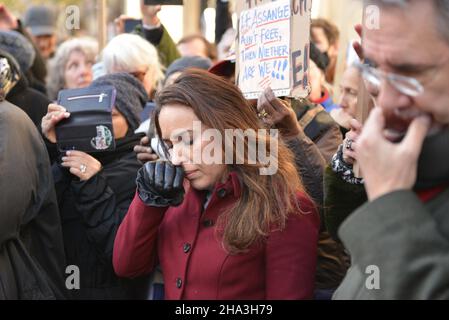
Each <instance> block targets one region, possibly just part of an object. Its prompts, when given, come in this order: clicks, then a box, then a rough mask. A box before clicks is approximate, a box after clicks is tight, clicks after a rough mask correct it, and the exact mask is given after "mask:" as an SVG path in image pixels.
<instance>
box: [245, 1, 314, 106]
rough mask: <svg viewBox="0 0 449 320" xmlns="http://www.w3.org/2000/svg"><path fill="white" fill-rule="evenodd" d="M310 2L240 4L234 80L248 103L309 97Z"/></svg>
mask: <svg viewBox="0 0 449 320" xmlns="http://www.w3.org/2000/svg"><path fill="white" fill-rule="evenodd" d="M310 11H311V1H310V0H308V1H307V0H277V1H276V0H274V1H273V0H240V1H238V2H237V6H236V12H237V14H238V17H239V23H238V41H237V43H236V59H237V62H236V63H237V65H236V79H237V83H238V86H239V88H240V89H241V90H242V92H243V94H244V96H245V97H246V98H247V99H256V98H258V97H259V95H260V93H261V92H262V91H263V90H264V89H265V88H266V87H271V88H272V89H273V91H274V93H275V94H276V96H290V97H298V98H299V97H301V98H304V97H306V96H307V95H308V92H309V84H308V80H307V70H308V65H309V63H308V61H309V37H310V36H309V34H310Z"/></svg>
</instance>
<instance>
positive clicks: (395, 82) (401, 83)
mask: <svg viewBox="0 0 449 320" xmlns="http://www.w3.org/2000/svg"><path fill="white" fill-rule="evenodd" d="M355 66H356V67H357V68H358V69H359V70H360V72H361V73H362V76H363V79H365V81H367V82H368V83H369V84H370V85H372V86H374V87H375V88H376V89H377V90H379V89H380V86H381V84H382V81H384V80H387V81H388V82H389V83H390V84H391V85H392V86H393V87H394V88H395V89H396V90H398V91H399V92H400V93H402V94H404V95H407V96H410V97H416V96H419V95H420V94H422V93H423V92H424V87H423V85H422V84H421V83H420V82H419V81H418V80H416V79H415V78H411V77H406V76H401V75H398V74H394V73H390V72H385V71H381V70H379V69H376V68H374V67H371V66H369V65H367V64H361V63H357V64H356V65H355Z"/></svg>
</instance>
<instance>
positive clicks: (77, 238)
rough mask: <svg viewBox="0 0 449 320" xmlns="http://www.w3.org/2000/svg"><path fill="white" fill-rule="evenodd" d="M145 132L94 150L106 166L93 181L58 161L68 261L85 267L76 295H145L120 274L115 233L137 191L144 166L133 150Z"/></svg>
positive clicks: (57, 178) (55, 171)
mask: <svg viewBox="0 0 449 320" xmlns="http://www.w3.org/2000/svg"><path fill="white" fill-rule="evenodd" d="M140 138H141V136H140V135H133V136H131V137H125V138H123V139H120V140H116V145H117V147H116V150H115V151H113V152H110V153H103V154H92V156H94V157H95V158H96V159H97V160H99V161H100V162H101V163H102V166H103V169H102V170H101V171H100V172H99V173H98V174H96V175H95V176H93V177H92V178H91V179H89V180H87V181H80V180H79V179H78V178H77V177H76V176H74V175H72V174H70V172H69V171H68V170H67V169H65V168H63V167H62V166H60V165H59V164H57V163H55V164H53V167H52V168H53V174H54V178H55V189H56V193H57V196H58V203H59V209H60V214H61V220H62V229H63V237H64V246H65V252H66V257H67V263H68V264H69V265H76V266H78V267H79V270H80V287H81V288H80V289H79V290H72V297H73V298H75V299H128V298H140V296H139V294H138V293H136V290H135V289H136V286H135V284H134V283H131V282H130V281H129V280H124V279H119V278H118V277H117V276H116V275H115V273H114V270H113V267H112V249H113V245H114V239H115V234H116V232H117V229H118V227H119V225H120V223H121V222H122V220H123V218H124V216H125V214H126V212H127V210H128V207H129V205H130V203H131V201H132V199H133V196H134V194H135V189H136V184H135V180H136V176H137V170H138V169H139V168H140V167H141V164H140V163H139V162H138V160H137V158H136V154H135V153H134V151H133V147H134V146H135V145H136V144H139V141H140ZM136 283H140V282H139V281H136Z"/></svg>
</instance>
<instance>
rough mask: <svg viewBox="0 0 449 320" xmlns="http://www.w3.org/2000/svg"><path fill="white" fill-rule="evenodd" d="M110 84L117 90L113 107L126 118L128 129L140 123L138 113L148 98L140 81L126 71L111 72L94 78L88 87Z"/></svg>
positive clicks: (132, 129) (133, 128) (135, 127)
mask: <svg viewBox="0 0 449 320" xmlns="http://www.w3.org/2000/svg"><path fill="white" fill-rule="evenodd" d="M104 85H112V86H114V87H115V89H116V90H117V95H116V98H115V107H116V108H117V110H118V111H120V113H121V114H123V116H124V117H125V118H126V121H127V122H128V125H129V129H130V131H132V132H134V131H135V130H136V129H137V128H138V127H139V125H140V113H141V112H142V110H143V108H144V107H145V104H146V102H147V100H148V94H147V92H146V91H145V88H144V87H143V85H142V83H141V82H140V81H139V80H138V79H137V78H135V77H133V76H132V75H130V74H128V73H111V74H107V75H104V76H102V77H99V78H98V79H96V80H94V81H93V82H92V83H91V85H90V87H91V88H96V87H101V86H104Z"/></svg>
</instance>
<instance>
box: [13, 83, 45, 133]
mask: <svg viewBox="0 0 449 320" xmlns="http://www.w3.org/2000/svg"><path fill="white" fill-rule="evenodd" d="M6 100H8V101H9V102H11V103H12V104H14V105H16V106H18V107H19V108H20V109H22V110H23V111H25V113H26V114H27V115H28V116H29V117H30V119H31V120H32V121H33V123H34V124H35V125H36V127H37V128H38V131H39V132H41V122H42V118H43V117H44V116H45V115H46V114H47V109H48V105H49V104H50V103H51V100H50V99H48V97H47V96H46V95H44V94H42V93H41V92H39V91H37V90H35V89H33V88H31V87H30V86H29V84H28V80H27V79H26V78H25V77H24V76H23V75H22V76H21V79H20V81H19V82H18V83H17V84H16V85H15V86H14V88H12V89H11V91H10V92H9V93H8V95H7V96H6Z"/></svg>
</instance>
